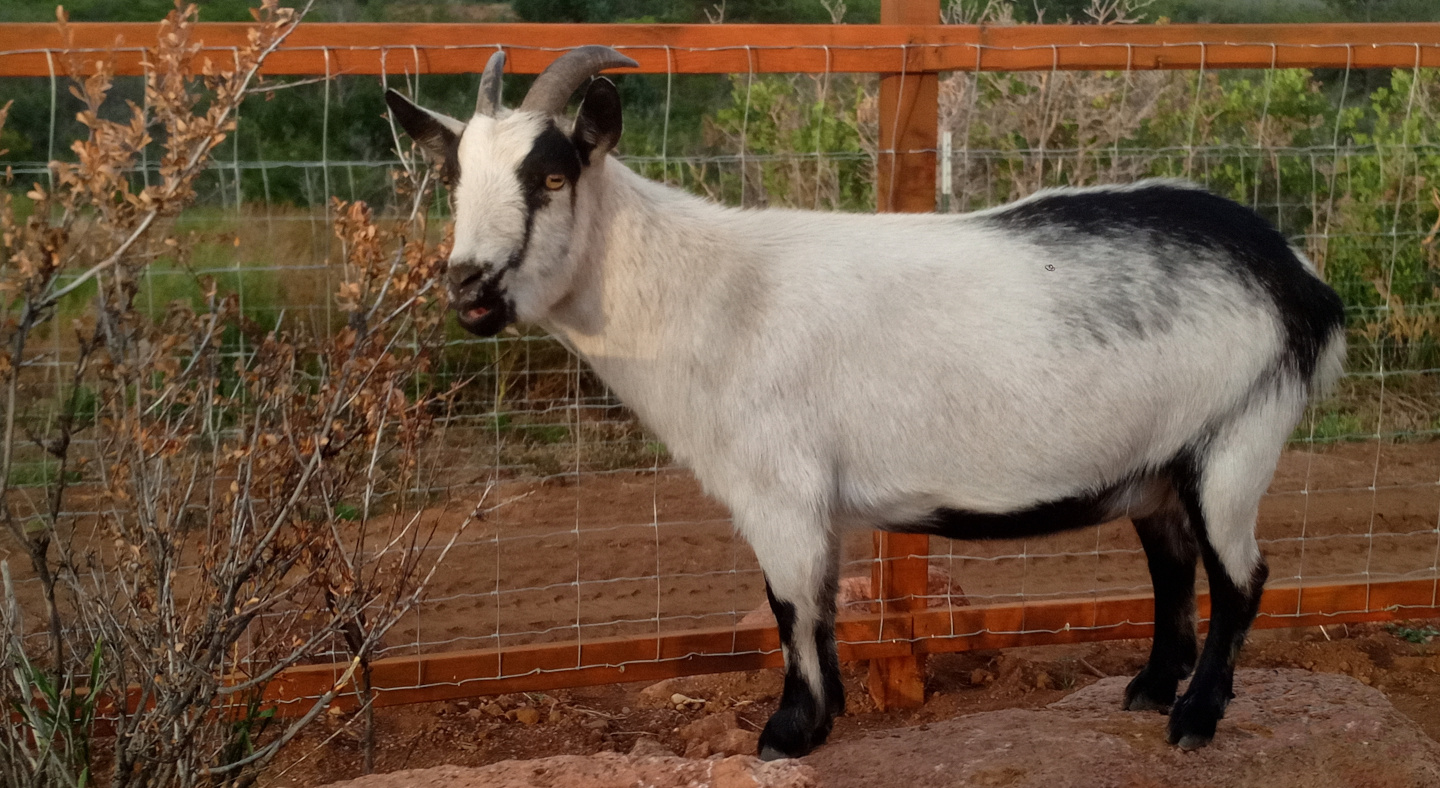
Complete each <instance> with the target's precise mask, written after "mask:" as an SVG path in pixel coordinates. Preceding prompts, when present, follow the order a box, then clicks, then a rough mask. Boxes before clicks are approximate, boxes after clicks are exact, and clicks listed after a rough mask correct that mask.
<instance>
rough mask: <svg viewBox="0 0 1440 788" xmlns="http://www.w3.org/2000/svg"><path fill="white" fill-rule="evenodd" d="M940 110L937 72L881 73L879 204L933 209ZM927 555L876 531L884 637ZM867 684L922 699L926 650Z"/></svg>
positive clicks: (910, 701)
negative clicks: (924, 653)
mask: <svg viewBox="0 0 1440 788" xmlns="http://www.w3.org/2000/svg"><path fill="white" fill-rule="evenodd" d="M939 21H940V2H939V0H881V3H880V22H881V24H887V25H902V24H922V25H933V24H938V23H939ZM939 115H940V75H939V74H936V73H934V72H929V73H925V72H919V71H908V70H907V71H905V72H902V73H900V74H882V75H881V76H880V153H879V155H880V161H879V165H880V166H879V170H878V172H877V176H878V180H877V182H876V184H875V198H876V209H877V210H879V211H881V212H902V213H929V212H931V211H934V210H935V149H936V146H937V140H938V126H939ZM929 554H930V538H929V537H928V536H923V535H916V534H887V533H876V534H875V561H874V562H873V563H872V564H871V570H870V581H871V582H870V588H871V589H872V591H873V592H874V594H875V597H876V598H877V599H880V600H884V602H883V605H882V610H883V611H884V613H885V620H884V626H883V629H882V633H881V634H882V637H885V638H887V639H889V638H899V639H910V638H913V636H914V626H913V618H912V616H913V614H914V613H915V612H917V611H919V610H921V609H923V607H924V605H925V600H924V599H923V596H924V594H925V588H926V583H927V580H928V579H929V563H930V562H929V559H927V558H925V557H924V556H927V555H929ZM912 642H913V641H912ZM869 688H870V697H871V698H872V699H874V701H875V705H876V706H878V707H879V708H880V709H882V710H884V709H897V708H911V707H914V706H919V705H920V704H922V703H924V702H925V656H924V655H923V654H914V653H912V654H910V655H908V656H904V657H890V658H886V659H874V660H871V661H870V679H869Z"/></svg>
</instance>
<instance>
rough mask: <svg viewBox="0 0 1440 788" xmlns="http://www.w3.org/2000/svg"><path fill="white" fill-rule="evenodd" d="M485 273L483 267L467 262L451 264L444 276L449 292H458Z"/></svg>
mask: <svg viewBox="0 0 1440 788" xmlns="http://www.w3.org/2000/svg"><path fill="white" fill-rule="evenodd" d="M484 273H485V266H483V265H478V264H476V263H469V262H464V263H461V262H451V263H450V270H449V272H448V273H447V274H446V279H447V280H448V281H449V284H450V289H451V290H460V289H462V288H464V287H465V286H466V285H467V284H470V283H471V282H473V281H475V280H476V279H478V278H479V277H480V276H481V275H482V274H484Z"/></svg>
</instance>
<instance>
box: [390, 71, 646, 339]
mask: <svg viewBox="0 0 1440 788" xmlns="http://www.w3.org/2000/svg"><path fill="white" fill-rule="evenodd" d="M636 65H638V64H637V63H636V62H635V61H633V60H631V59H630V58H628V57H625V56H624V55H622V54H620V53H619V52H616V51H615V50H613V49H610V48H609V47H601V46H587V47H580V48H579V49H575V50H572V51H570V52H567V53H566V54H564V55H561V56H560V57H559V58H557V59H556V60H555V61H554V62H553V63H551V64H550V66H549V67H548V68H546V69H545V71H544V73H542V74H541V75H540V76H539V77H538V78H537V79H536V80H535V84H534V86H533V87H531V88H530V92H529V93H528V94H527V95H526V96H525V100H524V101H523V102H522V103H521V104H520V108H519V109H518V110H516V111H514V112H510V111H507V110H505V109H503V108H502V107H501V106H500V75H501V72H502V71H503V70H504V67H505V55H504V53H501V52H497V53H495V54H494V55H493V56H492V57H491V58H490V62H489V63H487V64H486V65H485V71H484V73H483V75H482V76H481V78H480V97H479V99H478V100H477V101H476V104H475V116H474V117H473V118H471V119H470V121H469V122H463V121H460V120H457V119H455V118H451V117H448V116H445V115H441V114H439V113H437V112H432V111H430V110H427V109H424V108H422V107H419V106H417V105H416V104H414V103H412V102H411V101H410V100H409V99H407V98H405V97H404V96H401V95H400V94H399V93H396V92H395V91H393V90H392V91H389V92H387V93H386V94H385V103H386V104H388V105H389V106H390V111H391V112H392V113H393V115H394V117H395V119H396V120H397V121H399V123H400V125H401V126H402V127H404V129H405V131H406V133H408V134H409V135H410V137H411V138H412V139H414V140H415V142H416V143H418V144H419V145H420V146H421V147H422V148H424V149H425V151H426V152H427V153H428V154H429V155H431V156H434V157H436V158H438V159H439V160H440V162H441V175H442V177H443V178H444V179H445V180H446V181H447V186H448V187H449V188H450V191H451V195H452V196H453V199H454V207H455V244H454V247H453V248H452V249H451V251H450V266H449V272H448V274H447V278H448V279H449V286H450V296H451V302H452V303H453V304H454V305H455V309H456V311H457V312H458V313H459V315H460V325H461V326H463V327H464V328H465V329H466V330H468V331H470V332H471V333H474V334H479V335H481V336H493V335H495V334H496V333H498V332H499V331H500V330H501V329H502V328H504V327H505V326H507V325H509V324H510V323H512V322H514V321H516V320H522V321H526V322H530V321H535V320H539V319H541V318H543V317H544V316H545V315H546V314H547V313H548V312H549V310H550V308H551V307H552V306H553V305H554V304H555V303H556V302H557V301H558V300H560V299H561V298H562V297H563V296H564V295H565V294H566V292H568V291H569V288H570V285H571V282H572V280H573V278H574V273H575V272H574V263H573V261H572V260H571V256H570V241H571V235H572V233H573V231H574V222H575V210H576V200H577V195H578V190H579V188H580V185H581V179H582V178H583V177H584V176H585V173H586V172H587V170H589V169H590V168H592V167H596V166H598V165H601V164H602V163H603V162H604V160H605V156H606V155H607V154H608V153H609V152H610V150H611V149H612V148H614V147H615V143H617V142H619V140H620V128H621V123H620V96H619V94H618V93H617V92H616V90H615V85H614V84H613V83H611V82H610V80H608V79H603V78H596V79H593V80H591V81H590V87H589V89H588V90H587V91H586V93H585V99H584V101H583V102H581V105H580V110H579V112H578V113H577V114H576V116H575V119H574V121H573V122H570V121H567V120H566V119H565V118H564V116H563V113H564V112H565V104H566V102H567V101H568V100H569V98H570V95H571V94H572V93H574V92H575V89H576V88H578V87H579V86H580V84H581V83H583V82H584V81H586V80H588V79H591V77H594V76H595V75H596V74H598V73H599V72H600V71H602V70H604V69H607V68H615V67H619V66H630V67H634V66H636Z"/></svg>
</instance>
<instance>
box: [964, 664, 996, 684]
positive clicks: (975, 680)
mask: <svg viewBox="0 0 1440 788" xmlns="http://www.w3.org/2000/svg"><path fill="white" fill-rule="evenodd" d="M994 680H995V674H994V673H991V672H990V671H988V670H985V669H984V668H977V669H976V670H972V671H970V683H971V684H974V685H975V686H977V687H980V686H984V685H986V684H989V683H991V682H992V681H994Z"/></svg>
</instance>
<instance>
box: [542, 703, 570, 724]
mask: <svg viewBox="0 0 1440 788" xmlns="http://www.w3.org/2000/svg"><path fill="white" fill-rule="evenodd" d="M545 719H546V720H548V721H549V722H550V723H552V724H553V723H556V722H560V721H561V720H563V719H565V715H564V714H561V713H560V709H559V708H558V707H555V706H552V707H550V714H549V715H548V716H547V717H546V718H545Z"/></svg>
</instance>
